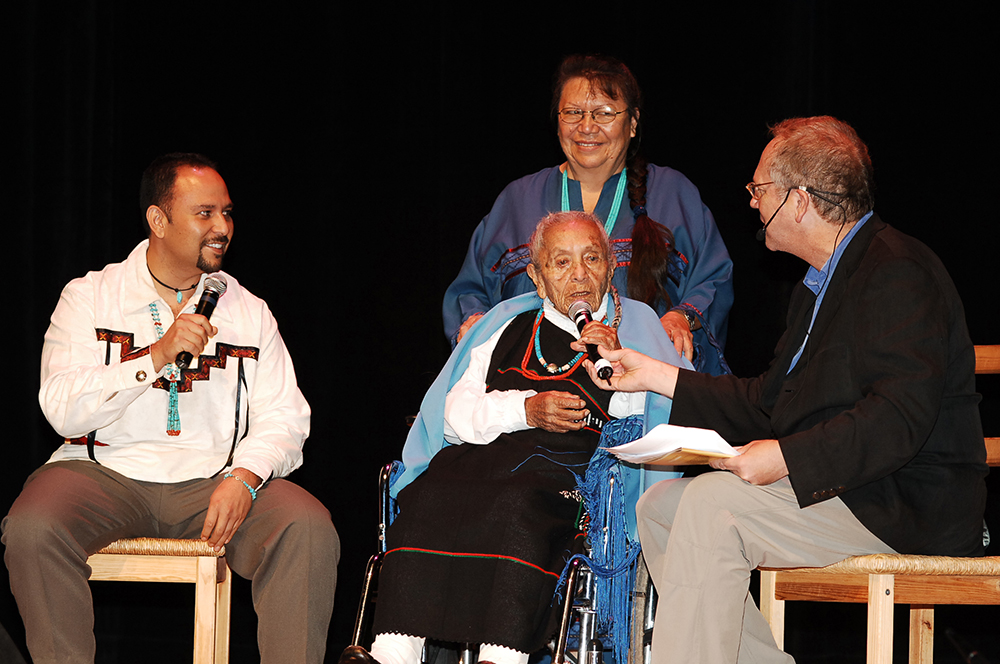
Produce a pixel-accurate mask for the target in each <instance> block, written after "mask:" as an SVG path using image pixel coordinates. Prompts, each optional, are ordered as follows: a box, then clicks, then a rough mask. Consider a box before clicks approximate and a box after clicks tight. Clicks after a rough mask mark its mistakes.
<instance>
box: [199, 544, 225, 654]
mask: <svg viewBox="0 0 1000 664" xmlns="http://www.w3.org/2000/svg"><path fill="white" fill-rule="evenodd" d="M197 560H198V571H197V581H195V584H194V662H195V664H212V662H214V661H215V618H216V610H217V604H216V600H217V599H218V594H217V591H216V579H217V578H218V574H219V572H218V560H217V559H215V558H198V559H197Z"/></svg>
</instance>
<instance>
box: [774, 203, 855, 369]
mask: <svg viewBox="0 0 1000 664" xmlns="http://www.w3.org/2000/svg"><path fill="white" fill-rule="evenodd" d="M872 214H874V210H873V211H871V212H869V213H868V214H866V215H865V216H863V217H861V219H860V220H859V221H858V223H856V224H854V228H852V229H851V230H850V232H849V233H848V234H847V235H846V236H844V239H843V241H841V242H840V244H838V245H837V248H836V249H834V250H833V255H832V256H830V257H829V258H828V259H826V263H824V264H823V269H821V270H817V269H816V268H814V267H812V266H811V265H810V266H809V271H808V272H806V278H805V279H803V280H802V283H803V284H805V286H806V288H808V289H809V290H811V291H812V292H813V293H815V295H816V303H815V304H814V305H813V313H812V320H810V321H809V330H808V331H807V332H806V337H805V339H803V340H802V345H801V346H799V349H798V350H797V351H796V352H795V357H793V358H792V363H791V365H789V367H788V373H791V372H792V369H794V368H795V365H796V363H798V361H799V358H800V357H801V356H802V351H803V350H805V348H806V342H808V341H809V335H810V334H812V329H813V323H815V322H816V314H818V313H819V308H820V307H821V306H822V305H823V297H824V296H825V295H826V287H827V286H828V285H829V284H830V277H831V276H832V275H833V273H834V271H835V270H836V269H837V263H839V262H840V257H841V256H843V255H844V251H845V250H846V249H847V245H849V244H850V243H851V240H852V239H854V236H855V235H857V233H858V231H859V230H860V229H861V227H862V226H864V225H865V222H866V221H868V220H869V219H871V216H872Z"/></svg>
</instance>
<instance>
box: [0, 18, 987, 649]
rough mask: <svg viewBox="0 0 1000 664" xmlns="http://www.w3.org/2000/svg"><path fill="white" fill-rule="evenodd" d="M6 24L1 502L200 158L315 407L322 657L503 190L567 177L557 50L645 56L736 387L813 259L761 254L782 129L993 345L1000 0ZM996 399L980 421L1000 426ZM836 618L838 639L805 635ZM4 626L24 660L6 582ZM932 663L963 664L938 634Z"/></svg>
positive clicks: (126, 634)
mask: <svg viewBox="0 0 1000 664" xmlns="http://www.w3.org/2000/svg"><path fill="white" fill-rule="evenodd" d="M17 4H18V6H17V7H14V8H11V9H9V10H8V12H9V14H8V16H9V17H10V18H9V20H10V22H9V23H8V26H9V27H8V30H5V34H6V37H7V44H6V47H7V50H8V59H7V62H8V63H10V64H9V66H7V67H5V68H4V69H5V75H6V76H5V78H6V79H7V81H6V82H5V84H4V90H5V92H6V94H5V95H4V96H5V98H6V103H5V106H7V108H8V117H9V120H8V123H9V126H10V127H11V130H9V131H8V132H7V140H5V141H4V144H5V145H7V146H8V150H9V151H10V152H12V153H13V154H12V155H11V156H10V157H8V159H7V160H6V161H7V166H6V169H7V171H8V174H7V176H6V177H4V178H3V182H4V190H5V191H4V193H5V196H4V200H5V205H4V212H5V219H4V220H5V222H6V225H7V228H8V230H9V231H10V235H8V248H9V249H8V253H7V256H8V260H13V261H14V263H13V267H14V269H13V270H12V271H11V273H9V274H8V283H9V287H8V292H10V293H13V294H17V295H19V296H20V297H16V299H15V302H12V303H11V306H10V307H9V310H10V311H12V312H13V311H17V314H13V313H11V314H9V315H8V321H9V322H8V325H7V326H6V329H7V331H6V332H5V338H6V339H7V343H6V346H7V349H8V353H7V367H8V370H7V372H6V373H7V376H8V381H9V384H11V385H16V388H15V389H13V390H11V389H8V390H5V392H6V393H7V397H6V400H7V412H8V415H7V417H6V418H5V419H6V421H7V422H8V425H12V426H13V431H12V432H11V433H10V434H9V435H8V437H7V445H6V454H5V469H4V471H3V480H4V481H3V483H2V486H0V510H2V513H6V510H7V508H8V507H9V505H10V503H11V502H12V501H13V500H14V498H15V497H16V495H17V492H18V490H19V487H20V484H21V482H22V481H23V478H24V477H26V476H27V475H28V474H29V472H30V471H31V470H32V469H34V468H35V467H37V466H38V465H39V464H41V463H42V462H44V460H45V459H46V458H47V457H48V455H49V454H50V452H51V450H52V448H53V446H54V445H56V444H57V443H58V440H57V437H56V436H55V435H54V434H53V432H52V431H51V429H50V428H49V427H48V425H47V424H46V422H45V421H44V419H43V418H42V416H41V414H40V411H39V409H38V406H37V402H36V393H37V375H38V374H37V371H38V357H39V353H40V350H41V342H42V335H43V333H44V330H45V327H46V325H47V319H48V315H49V313H50V312H51V309H52V308H53V306H54V305H55V302H56V300H57V298H58V294H59V291H60V289H61V288H62V286H63V285H64V284H65V283H66V282H67V281H68V280H69V279H71V278H73V277H76V276H79V275H81V274H83V273H84V272H85V271H87V270H91V269H98V268H100V267H101V266H103V265H105V264H106V263H108V262H113V261H118V260H121V259H123V258H124V257H125V255H126V254H127V253H128V251H129V250H130V249H131V248H132V247H133V246H134V245H135V243H136V242H138V241H139V240H140V239H141V238H142V232H141V230H140V222H141V216H140V213H139V210H138V206H137V202H136V198H137V189H138V179H139V175H140V173H141V171H142V169H143V168H144V167H145V165H146V164H147V163H148V162H149V161H150V160H151V159H152V158H153V157H155V156H156V155H158V154H161V153H164V152H168V151H175V150H195V151H200V152H204V153H206V154H209V155H211V156H213V157H214V158H216V159H217V160H218V161H219V162H220V170H221V171H222V173H223V175H224V177H225V178H226V180H227V183H228V184H229V189H230V193H231V195H232V198H233V200H234V202H235V204H236V210H235V218H236V220H237V223H236V235H235V243H234V244H233V248H232V250H231V251H230V253H229V256H228V257H227V263H226V269H227V270H228V271H230V272H231V273H233V274H234V275H236V276H237V277H238V278H239V279H240V281H241V282H242V283H244V284H245V285H246V286H248V287H249V288H250V289H251V290H253V291H254V292H255V293H256V294H258V295H260V296H261V297H263V298H264V299H266V300H267V301H268V303H269V304H270V306H271V308H272V310H273V311H274V313H275V316H276V317H277V318H278V321H279V323H280V325H281V329H282V333H283V336H284V337H285V340H286V342H287V344H288V346H289V348H290V350H291V353H292V356H293V358H294V359H295V361H296V366H297V370H298V374H299V380H300V384H301V387H302V391H303V392H304V393H305V395H306V397H307V398H308V399H309V400H310V402H311V404H312V406H313V411H314V413H313V432H312V436H311V437H310V439H309V441H308V443H307V446H306V462H305V465H304V466H303V468H302V469H300V470H299V471H296V473H295V474H294V475H293V479H295V480H296V481H297V482H299V483H301V484H302V485H303V486H305V487H306V488H308V489H309V490H311V491H312V492H313V493H314V494H315V495H317V496H318V497H319V498H320V499H321V500H323V502H324V503H325V504H326V505H327V506H328V507H329V508H330V509H331V511H332V513H333V515H334V522H335V523H336V524H337V526H338V529H339V530H340V533H341V538H342V540H343V544H344V551H343V559H342V561H341V565H340V573H341V577H340V583H339V587H338V590H337V606H336V609H335V614H334V618H333V623H332V625H331V631H330V656H329V657H328V661H334V657H335V655H336V653H338V652H339V651H340V649H341V648H342V647H343V646H344V645H345V644H346V643H347V641H348V639H349V634H350V629H351V624H352V621H353V614H354V610H355V603H356V601H357V597H358V591H359V586H360V575H361V571H362V569H363V564H364V560H365V559H366V558H367V556H368V555H369V554H370V553H371V552H372V550H373V549H374V546H375V539H374V523H375V495H374V493H375V492H374V482H375V474H376V469H377V468H378V467H379V465H380V464H381V463H383V462H384V461H386V460H388V459H391V458H396V457H397V456H398V454H399V450H400V447H401V445H402V441H403V438H404V436H405V433H406V424H405V418H406V416H407V415H412V414H413V413H415V412H416V410H417V408H418V405H419V401H420V398H421V396H422V394H423V391H424V390H425V389H426V387H427V386H428V385H429V383H430V381H431V380H432V378H433V376H434V375H435V373H436V372H437V370H438V369H439V368H440V366H441V365H442V364H443V363H444V360H445V358H446V357H447V353H448V346H447V344H446V342H445V340H444V336H443V332H442V326H441V321H440V313H439V312H440V302H441V297H442V294H443V292H444V289H445V287H446V286H447V284H448V283H449V282H450V280H451V279H452V278H453V277H454V275H455V273H456V272H457V270H458V267H459V265H460V263H461V260H462V257H463V255H464V252H465V248H466V246H467V243H468V239H469V237H470V235H471V233H472V230H473V228H474V227H475V224H476V223H477V222H478V220H479V219H480V218H481V217H482V216H483V215H484V214H485V213H486V212H487V211H488V209H489V206H490V204H491V203H492V201H493V199H494V198H495V197H496V195H497V194H498V193H499V191H500V190H501V189H502V188H503V186H504V185H505V184H506V183H507V182H509V181H510V180H512V179H514V178H516V177H519V176H521V175H525V174H527V173H531V172H535V171H537V170H539V169H541V168H543V167H546V166H550V165H552V164H555V163H558V162H559V161H561V159H562V157H561V153H560V152H559V148H558V145H557V142H556V141H555V139H554V127H553V125H552V124H551V122H550V121H549V119H548V116H547V110H548V103H549V84H550V78H551V74H552V71H553V70H554V68H555V66H556V64H557V63H558V61H559V59H560V58H561V57H562V56H563V55H565V54H568V53H572V52H604V53H609V54H613V55H616V56H618V57H620V58H622V59H623V60H624V61H625V62H627V63H628V64H629V66H630V67H631V68H632V69H633V71H634V72H635V73H636V75H637V77H638V78H639V81H640V83H641V84H642V85H643V87H644V89H645V92H646V95H647V108H646V114H645V116H644V121H645V122H646V129H645V135H644V139H643V149H644V152H645V153H646V155H647V156H648V157H649V159H650V161H652V162H654V163H661V164H668V165H671V166H673V167H675V168H677V169H679V170H680V171H682V172H684V173H685V174H686V175H687V176H688V177H690V178H691V180H692V181H693V182H694V183H695V184H697V185H698V186H699V188H700V190H701V193H702V196H703V198H704V200H705V202H706V203H707V204H708V205H709V207H710V208H711V209H712V211H713V212H714V214H715V217H716V220H717V222H718V225H719V228H720V231H721V232H722V235H723V237H724V238H725V240H726V243H727V245H728V247H729V250H730V253H731V254H732V256H733V260H734V262H735V287H736V304H735V305H734V307H733V311H732V315H731V319H730V334H729V336H730V343H729V347H728V357H729V359H730V363H731V365H732V366H733V368H734V370H735V371H736V373H738V374H741V375H749V374H751V373H754V372H758V371H760V370H761V369H762V368H763V367H764V366H766V362H767V361H768V359H769V358H770V351H771V349H772V347H773V344H774V342H775V341H776V339H777V337H778V335H779V334H780V331H781V328H782V324H783V318H782V314H783V311H784V308H785V305H786V302H787V293H788V291H789V289H790V288H791V286H792V284H793V283H794V282H795V281H796V280H797V279H799V278H801V276H802V274H803V273H804V269H805V266H804V264H802V263H801V262H798V261H797V260H795V259H791V258H790V257H787V256H778V255H773V254H770V253H769V252H768V251H767V250H766V249H765V248H764V247H763V246H762V245H760V244H758V243H757V242H755V241H754V239H753V235H754V233H755V231H756V230H757V228H758V225H759V224H758V221H757V215H756V213H755V212H753V211H751V210H750V209H749V208H748V207H747V200H748V197H747V194H746V192H745V191H744V190H743V184H744V183H745V182H747V181H748V180H749V179H750V178H751V176H752V174H753V171H754V168H755V166H756V163H757V159H758V157H759V154H760V151H761V149H762V148H763V146H764V144H765V143H766V141H767V138H766V125H767V124H768V123H770V122H774V121H777V120H780V119H783V118H785V117H790V116H795V115H813V114H823V113H828V114H832V115H836V116H838V117H841V118H843V119H845V120H847V121H848V122H850V123H852V124H853V125H854V126H855V127H856V128H857V129H858V131H859V133H860V134H861V136H862V138H864V139H865V140H866V141H867V142H868V144H869V146H870V148H871V152H872V155H873V160H874V163H875V172H876V180H877V187H878V188H877V192H876V200H877V209H878V211H879V212H880V214H881V215H882V217H883V218H884V219H886V220H887V221H889V222H890V223H892V224H894V225H896V226H897V227H899V228H900V229H902V230H903V231H905V232H908V233H910V234H912V235H915V236H916V237H918V238H920V239H922V240H923V241H925V242H926V243H927V244H929V245H930V246H931V247H932V248H933V249H934V250H935V251H937V252H938V253H939V255H941V257H942V258H943V259H944V261H945V263H946V265H948V267H949V269H950V270H951V273H952V276H953V277H954V280H955V282H956V283H957V285H958V288H959V291H960V292H961V293H962V296H963V298H964V301H965V304H966V307H967V314H968V319H969V325H970V328H971V331H972V336H973V339H974V340H976V341H978V342H980V343H986V342H990V341H993V342H996V341H998V338H997V333H996V331H995V329H991V326H995V324H996V323H995V320H996V317H997V316H996V313H997V305H996V298H995V296H992V295H990V294H989V293H990V292H991V289H990V288H989V284H987V283H986V280H987V276H988V274H989V273H990V268H991V267H992V258H993V252H994V250H995V247H996V246H997V240H998V235H1000V233H998V231H997V216H996V213H995V212H994V205H993V200H992V198H993V196H992V194H993V192H994V191H995V190H996V187H997V185H996V182H997V176H998V169H997V166H996V160H995V157H994V155H995V152H996V149H997V129H996V123H995V122H994V118H993V108H994V107H995V96H996V92H997V83H996V80H997V79H996V69H997V67H996V66H997V57H996V46H995V35H994V32H995V28H996V21H995V19H994V18H993V16H992V15H990V16H987V15H986V14H985V13H984V12H985V11H986V3H973V4H972V5H963V6H962V8H961V10H959V7H958V6H957V5H956V6H953V7H952V8H940V7H935V8H933V9H931V8H930V7H929V6H928V7H927V8H926V9H923V10H921V9H917V8H916V6H915V4H914V3H908V6H907V9H906V11H905V12H904V11H900V10H899V9H897V8H899V7H902V6H903V5H900V4H899V3H891V4H892V5H893V8H888V7H882V6H881V5H884V4H890V3H879V2H877V1H872V2H868V3H857V4H856V5H855V4H854V3H845V2H833V1H832V0H799V1H792V0H780V1H778V2H773V3H768V4H759V3H754V4H744V6H742V7H738V8H729V7H723V6H722V5H721V4H720V3H703V5H702V6H701V7H698V8H692V7H670V6H669V3H641V2H639V3H632V5H631V6H620V5H617V4H613V3H604V4H602V5H592V4H589V3H586V2H580V3H568V4H567V3H561V4H560V6H557V3H551V6H550V5H549V4H548V3H532V4H531V5H528V4H527V3H525V5H524V6H519V5H517V4H515V5H512V6H503V7H501V6H488V7H467V6H466V4H464V3H455V4H454V5H451V6H440V5H437V6H435V5H431V6H419V7H416V6H414V7H407V8H405V9H398V8H394V7H391V6H389V5H382V4H378V5H376V4H375V3H358V4H357V5H356V6H354V7H350V8H343V7H340V6H338V5H339V4H341V3H296V2H289V3H283V4H282V5H281V6H274V5H269V6H267V7H266V8H260V9H253V8H250V6H249V5H242V4H240V5H237V4H235V3H234V4H232V5H231V6H223V5H218V6H215V5H211V4H207V5H199V6H194V5H186V4H185V5H180V4H177V5H163V6H160V7H157V8H153V7H150V6H147V5H146V3H134V2H127V1H125V0H108V1H106V2H99V1H98V0H80V1H79V2H75V3H72V5H71V7H70V8H67V9H60V10H53V9H52V8H51V6H50V5H49V3H42V2H37V1H34V0H28V1H27V2H22V3H17ZM67 4H69V3H67ZM324 5H325V6H324ZM977 6H978V7H979V8H978V9H977ZM6 335H9V336H6ZM15 349H16V350H15ZM15 377H16V379H15ZM988 388H992V395H994V396H993V400H992V401H989V400H988V401H987V402H985V404H984V418H985V419H986V421H987V422H996V417H995V410H996V400H995V395H996V389H995V384H992V385H988V384H985V383H984V388H983V390H984V391H987V392H988ZM987 396H990V394H989V393H988V395H987ZM991 418H992V419H991ZM996 430H997V429H996V427H994V429H993V431H996ZM3 573H4V574H5V570H4V572H3ZM5 580H6V579H5V578H4V579H2V580H0V582H2V581H5ZM247 585H248V584H241V585H239V586H238V587H237V591H236V599H235V602H236V606H235V609H234V611H235V615H234V624H233V647H234V656H233V661H252V660H253V659H254V658H255V657H256V651H255V649H254V648H255V645H254V643H253V641H254V622H255V618H254V615H253V611H252V608H251V606H250V603H249V602H250V600H249V591H248V588H247ZM99 586H107V588H103V587H99ZM0 587H2V586H0ZM95 594H96V595H97V602H98V616H97V620H98V626H97V629H98V632H99V637H98V639H99V644H100V645H99V650H100V651H101V652H100V654H99V661H107V662H113V661H114V662H117V661H123V662H127V661H136V659H139V657H138V656H137V655H136V653H138V652H142V653H143V655H142V657H141V659H143V661H161V660H159V659H156V657H157V656H159V657H161V658H162V661H183V660H184V659H186V658H187V657H188V656H189V655H188V654H187V653H188V648H189V647H190V643H189V642H190V622H189V621H190V597H189V594H188V591H186V590H183V589H172V588H148V587H143V586H140V585H139V584H97V585H95ZM952 611H953V613H948V611H947V610H943V611H941V612H939V627H943V626H945V625H948V624H953V625H955V626H957V627H959V629H960V630H964V631H965V632H969V633H971V635H972V637H973V638H984V639H986V642H985V647H986V649H987V652H990V651H989V648H990V647H993V648H994V650H993V651H992V653H994V654H993V656H998V655H1000V648H997V647H996V642H995V640H993V641H991V640H990V639H991V638H992V637H991V636H990V635H991V634H992V630H990V629H987V628H985V627H984V628H979V627H978V625H979V624H980V622H982V624H987V623H986V621H994V622H993V624H995V619H996V613H995V612H994V613H989V611H990V610H985V611H980V612H978V613H965V612H963V611H965V610H963V609H954V610H952ZM984 614H985V616H987V617H984V618H982V619H980V618H979V617H978V616H982V615H984ZM969 616H975V618H970V617H969ZM863 620H864V616H863V611H862V610H860V609H857V608H855V612H850V611H849V610H842V609H835V608H819V609H816V608H810V609H801V610H798V611H797V612H796V613H795V614H794V615H793V616H791V617H790V618H789V628H790V631H791V632H792V634H791V635H790V637H789V648H790V649H791V650H792V652H794V653H796V654H799V655H801V657H800V661H826V659H825V658H827V657H832V658H834V659H835V660H836V661H848V660H849V659H850V657H851V656H854V657H857V658H863V648H864V646H863V643H864V638H863ZM977 621H980V622H977ZM818 622H822V623H826V624H827V627H825V628H824V629H823V630H818V629H817V630H816V632H815V633H814V632H813V627H812V626H813V624H814V623H818ZM0 623H2V624H3V625H5V626H6V627H7V629H8V630H9V631H10V632H11V634H12V636H13V638H14V640H15V642H17V643H19V644H20V645H21V646H22V647H23V628H22V626H21V624H20V619H19V617H18V615H17V611H16V607H15V605H14V602H13V599H12V598H11V597H10V595H9V593H8V592H6V591H3V592H0ZM904 624H905V622H904ZM848 632H853V633H850V634H849V633H848ZM981 635H985V636H981ZM841 641H843V642H844V645H843V646H842V645H841ZM900 646H902V644H900ZM843 648H846V649H847V650H846V651H844V650H843ZM897 649H898V650H900V651H903V650H905V649H904V648H902V647H900V648H897ZM942 649H943V652H942ZM845 652H846V653H847V654H845ZM939 652H940V653H941V654H940V655H939V657H940V659H939V661H949V660H948V659H947V658H948V657H949V656H951V657H954V655H952V654H951V653H950V652H949V651H948V645H947V642H946V641H945V639H944V638H943V635H942V636H939ZM900 654H902V653H900ZM810 657H811V658H812V659H810ZM858 661H861V659H858ZM954 661H958V660H954Z"/></svg>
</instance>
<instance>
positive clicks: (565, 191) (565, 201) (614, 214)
mask: <svg viewBox="0 0 1000 664" xmlns="http://www.w3.org/2000/svg"><path fill="white" fill-rule="evenodd" d="M627 170H628V169H626V168H623V169H622V172H621V175H619V176H618V186H617V187H616V188H615V199H614V200H613V201H611V211H610V212H609V213H608V219H607V221H605V222H604V230H605V232H607V234H608V237H610V236H611V231H612V230H613V229H614V227H615V222H616V221H617V220H618V210H619V209H621V206H622V195H623V194H624V193H625V187H626V186H627V185H628V178H627V177H626V175H625V172H626V171H627ZM568 171H569V167H568V166H567V167H566V169H565V170H563V172H562V211H563V212H569V211H570V210H571V209H572V208H570V206H569V175H567V172H568ZM581 193H582V192H581ZM153 278H154V279H155V278H156V277H153ZM168 288H169V286H168Z"/></svg>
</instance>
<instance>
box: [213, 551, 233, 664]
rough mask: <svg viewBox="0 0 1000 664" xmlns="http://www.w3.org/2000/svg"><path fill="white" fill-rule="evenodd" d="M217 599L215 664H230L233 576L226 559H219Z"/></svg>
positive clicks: (216, 586) (216, 587)
mask: <svg viewBox="0 0 1000 664" xmlns="http://www.w3.org/2000/svg"><path fill="white" fill-rule="evenodd" d="M216 560H217V561H218V563H217V575H216V581H217V583H216V585H215V590H216V599H215V660H214V662H215V664H229V610H230V605H231V604H232V594H233V576H232V572H230V571H229V565H228V564H227V563H226V559H225V558H217V559H216Z"/></svg>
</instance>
